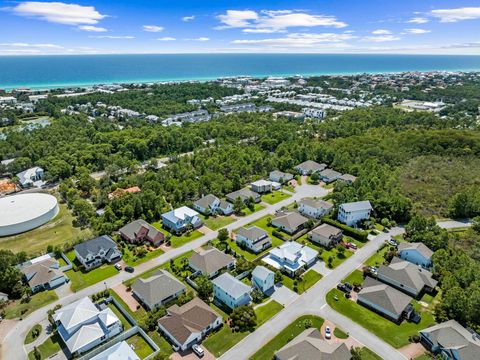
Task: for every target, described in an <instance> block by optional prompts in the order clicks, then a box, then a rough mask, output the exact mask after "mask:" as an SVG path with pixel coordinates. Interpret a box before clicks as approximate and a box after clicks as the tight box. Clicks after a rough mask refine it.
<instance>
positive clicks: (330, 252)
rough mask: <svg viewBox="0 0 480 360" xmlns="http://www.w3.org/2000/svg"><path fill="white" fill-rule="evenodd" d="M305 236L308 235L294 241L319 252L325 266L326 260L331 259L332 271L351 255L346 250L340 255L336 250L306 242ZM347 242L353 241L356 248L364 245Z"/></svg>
mask: <svg viewBox="0 0 480 360" xmlns="http://www.w3.org/2000/svg"><path fill="white" fill-rule="evenodd" d="M307 236H308V235H307V234H305V235H303V236H301V237H299V238H298V239H297V240H296V241H297V242H299V243H302V244H305V245H307V246H309V247H311V248H312V249H315V250H317V251H318V252H320V253H321V254H320V257H321V258H322V260H323V262H324V263H325V264H327V266H328V264H329V262H328V259H329V258H330V257H332V266H331V268H332V269H334V268H336V267H337V266H338V265H340V264H341V263H342V262H344V261H345V260H346V259H348V258H349V257H350V256H352V255H353V253H352V252H351V251H350V250H348V249H345V251H344V252H343V253H341V252H339V251H338V250H337V248H333V249H327V248H324V247H323V246H320V245H317V244H315V243H313V242H311V241H310V240H308V238H307ZM348 241H353V242H354V243H355V244H357V246H358V248H360V247H361V246H363V245H364V244H362V243H361V242H359V241H358V242H357V241H356V240H355V241H354V240H353V239H350V238H349V239H348Z"/></svg>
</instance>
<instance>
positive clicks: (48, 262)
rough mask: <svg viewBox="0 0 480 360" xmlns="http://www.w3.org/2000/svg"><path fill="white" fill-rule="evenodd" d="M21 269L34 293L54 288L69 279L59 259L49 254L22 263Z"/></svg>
mask: <svg viewBox="0 0 480 360" xmlns="http://www.w3.org/2000/svg"><path fill="white" fill-rule="evenodd" d="M20 271H21V272H22V274H23V278H24V280H25V282H26V283H27V284H28V286H29V287H30V289H32V292H33V293H36V292H38V291H42V290H50V289H54V288H56V287H59V286H61V285H63V284H65V283H66V282H67V281H68V278H67V277H66V276H65V274H64V273H63V271H61V270H60V264H59V263H58V260H57V259H55V258H54V257H52V256H50V255H49V254H47V255H43V256H40V257H37V258H35V259H32V260H29V261H27V262H26V263H23V264H21V265H20Z"/></svg>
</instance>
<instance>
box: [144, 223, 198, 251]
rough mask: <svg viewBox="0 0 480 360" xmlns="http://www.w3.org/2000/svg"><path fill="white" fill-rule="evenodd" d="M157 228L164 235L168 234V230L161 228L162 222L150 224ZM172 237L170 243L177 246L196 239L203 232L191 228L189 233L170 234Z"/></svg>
mask: <svg viewBox="0 0 480 360" xmlns="http://www.w3.org/2000/svg"><path fill="white" fill-rule="evenodd" d="M152 225H153V226H154V227H155V228H156V229H157V230H159V231H160V232H162V233H163V234H164V235H168V234H169V232H168V231H167V230H165V229H164V228H162V224H161V223H159V222H154V223H153V224H152ZM171 235H172V237H171V238H170V243H171V244H172V247H174V248H178V247H180V246H182V245H185V244H188V243H189V242H190V241H193V240H195V239H198V238H199V237H200V236H203V234H202V233H201V232H200V231H198V230H193V231H191V232H189V233H186V234H183V235H181V236H177V235H173V234H171Z"/></svg>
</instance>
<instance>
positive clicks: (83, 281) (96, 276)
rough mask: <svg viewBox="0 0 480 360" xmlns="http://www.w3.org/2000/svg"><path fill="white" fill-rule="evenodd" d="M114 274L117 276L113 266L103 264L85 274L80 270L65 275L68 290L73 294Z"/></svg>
mask: <svg viewBox="0 0 480 360" xmlns="http://www.w3.org/2000/svg"><path fill="white" fill-rule="evenodd" d="M70 253H71V252H70ZM70 253H68V254H67V256H68V257H69V258H70V257H71V254H70ZM116 274H118V270H117V269H115V267H114V266H113V265H109V264H103V265H102V266H100V267H98V268H96V269H93V270H90V271H85V272H84V271H82V270H80V269H79V270H74V269H72V270H68V271H66V272H65V275H66V276H68V278H69V279H70V288H71V289H72V291H75V292H77V291H79V290H81V289H84V288H86V287H89V286H91V285H93V284H96V283H98V282H100V281H103V280H105V279H108V278H109V277H112V276H114V275H116Z"/></svg>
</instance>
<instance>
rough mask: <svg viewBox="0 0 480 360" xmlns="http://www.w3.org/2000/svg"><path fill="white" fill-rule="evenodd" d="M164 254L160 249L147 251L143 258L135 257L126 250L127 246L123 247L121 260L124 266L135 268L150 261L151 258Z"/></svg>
mask: <svg viewBox="0 0 480 360" xmlns="http://www.w3.org/2000/svg"><path fill="white" fill-rule="evenodd" d="M139 246H144V245H139ZM164 253H165V252H164V251H163V250H162V249H155V250H152V251H147V253H146V254H145V255H144V256H141V257H137V256H135V254H134V253H133V252H132V251H131V250H130V249H129V248H128V246H125V247H124V248H123V256H122V259H123V261H124V262H125V264H127V265H129V266H137V265H140V264H142V263H144V262H146V261H148V260H151V259H153V258H156V257H157V256H160V255H162V254H164Z"/></svg>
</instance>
